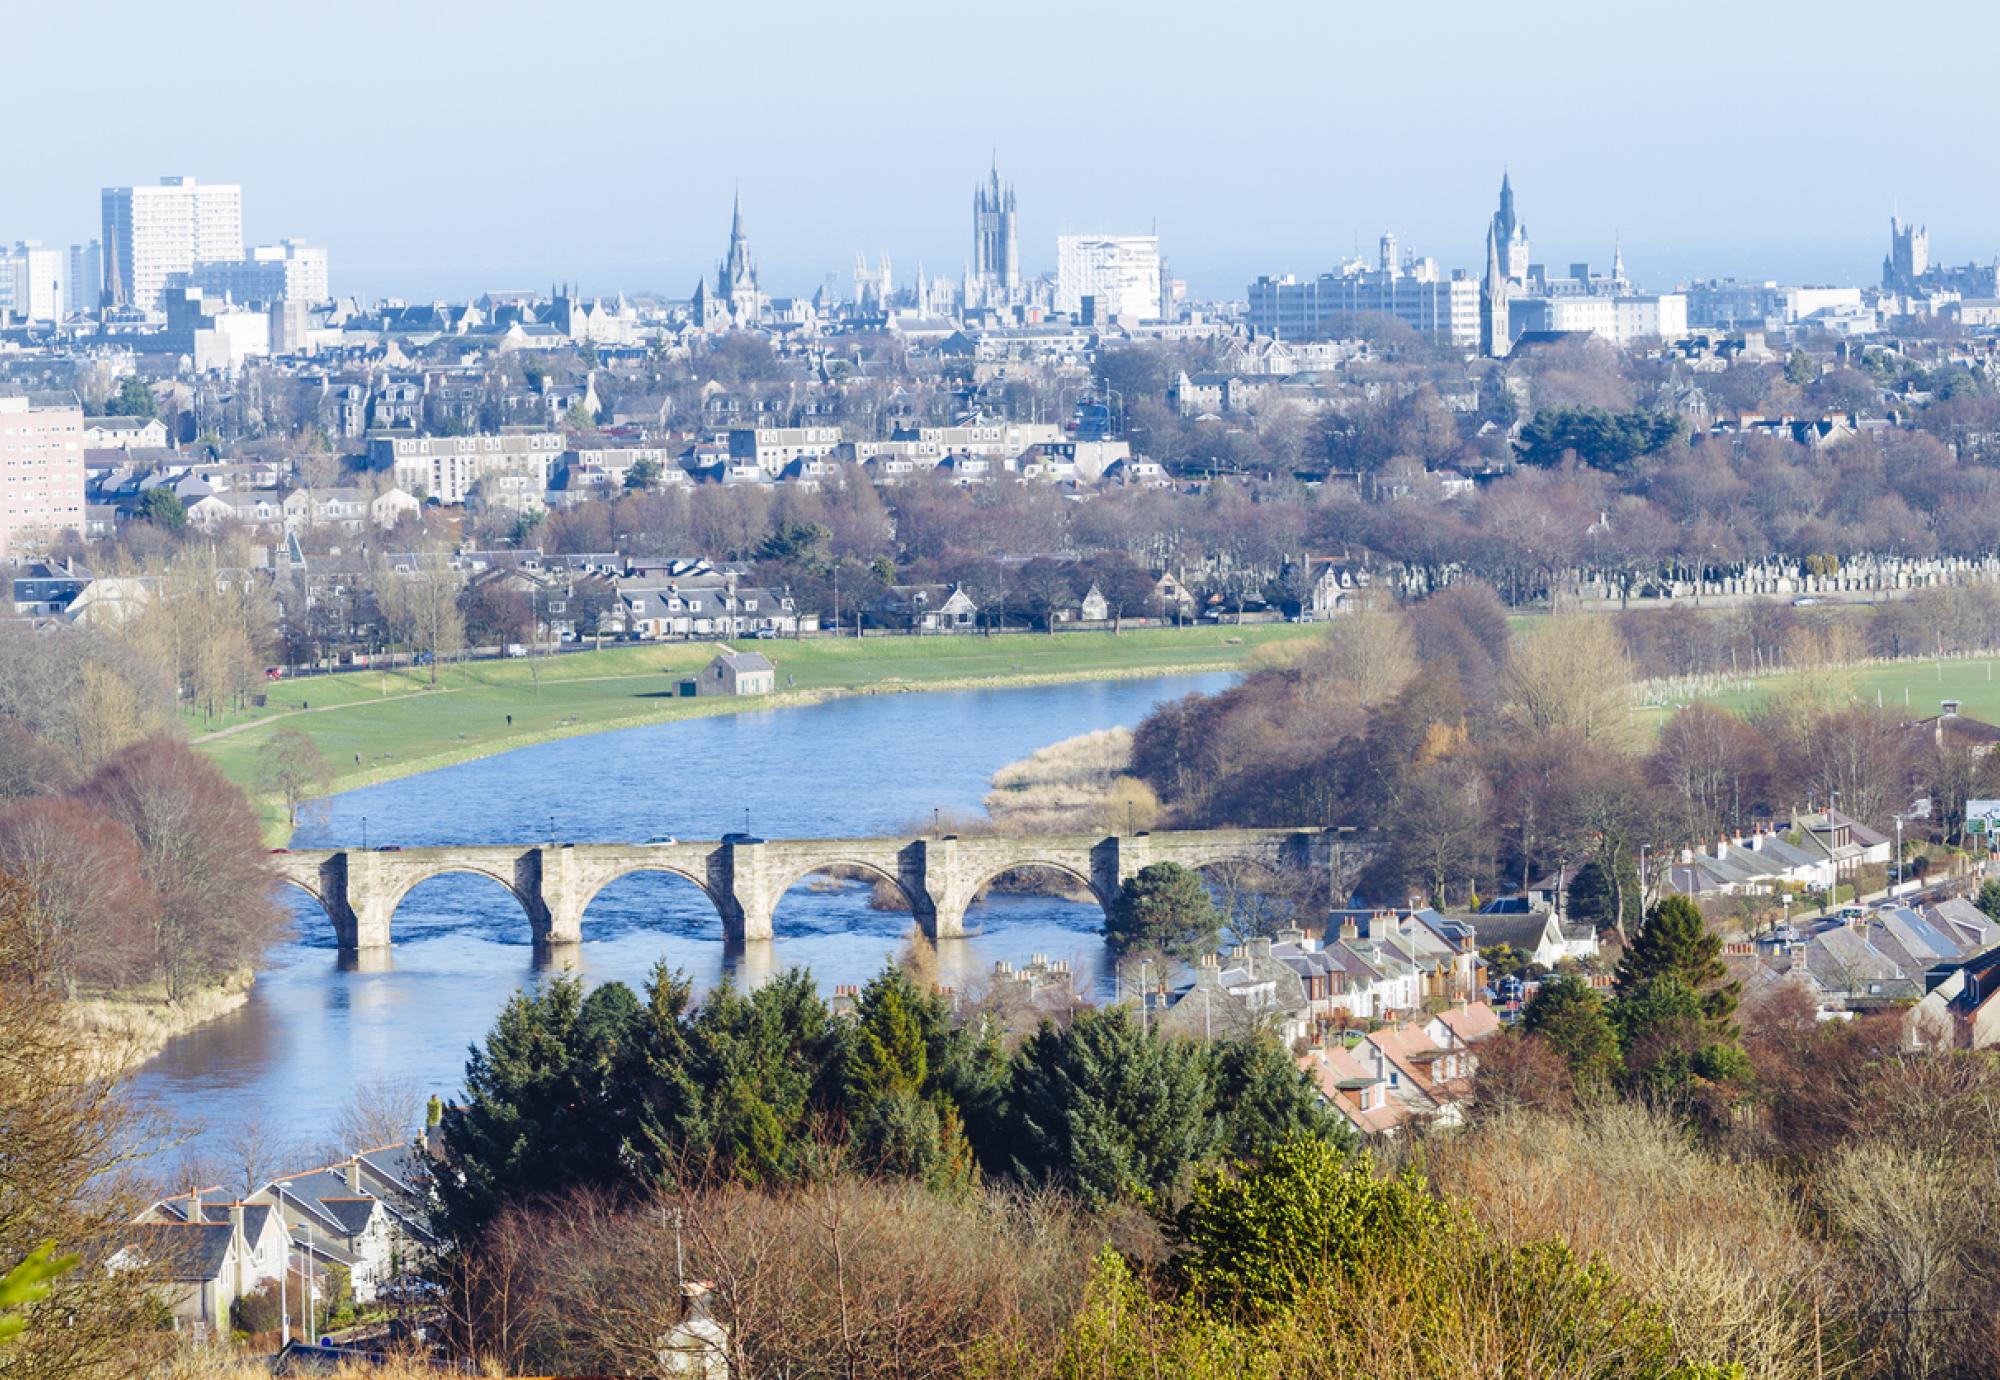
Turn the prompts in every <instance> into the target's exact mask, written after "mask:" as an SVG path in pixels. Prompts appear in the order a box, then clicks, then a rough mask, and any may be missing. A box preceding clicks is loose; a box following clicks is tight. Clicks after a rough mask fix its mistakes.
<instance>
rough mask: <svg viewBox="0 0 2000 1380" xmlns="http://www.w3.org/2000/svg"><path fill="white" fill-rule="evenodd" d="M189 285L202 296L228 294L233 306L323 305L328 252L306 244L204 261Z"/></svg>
mask: <svg viewBox="0 0 2000 1380" xmlns="http://www.w3.org/2000/svg"><path fill="white" fill-rule="evenodd" d="M189 281H191V282H192V283H193V284H194V286H196V287H198V288H200V289H201V290H202V291H203V292H206V293H209V294H212V295H215V296H220V295H222V294H223V293H227V294H229V298H230V300H231V301H234V302H266V303H269V302H281V301H289V302H324V301H325V300H326V299H327V298H328V297H329V296H331V295H332V294H331V293H329V292H328V290H327V272H326V250H324V249H322V248H320V247H319V246H317V245H311V244H307V243H306V242H305V241H304V240H283V241H280V242H279V243H277V244H260V245H258V246H257V247H256V248H255V249H252V250H251V251H250V252H249V253H248V254H245V255H244V256H243V257H242V258H240V259H215V260H204V261H202V262H199V263H197V264H196V265H195V266H194V271H193V272H192V273H191V274H190V275H189Z"/></svg>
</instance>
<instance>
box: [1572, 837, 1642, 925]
mask: <svg viewBox="0 0 2000 1380" xmlns="http://www.w3.org/2000/svg"><path fill="white" fill-rule="evenodd" d="M1618 880H1619V882H1620V884H1621V885H1622V888H1623V890H1624V893H1625V926H1624V930H1625V933H1627V934H1630V933H1631V932H1632V931H1634V930H1636V929H1638V928H1639V919H1640V915H1641V911H1642V907H1643V906H1644V904H1645V903H1644V901H1643V900H1642V899H1641V897H1640V895H1639V869H1638V867H1637V865H1635V864H1634V863H1633V861H1632V855H1631V854H1630V853H1626V852H1620V853H1619V855H1618ZM1617 911H1618V898H1617V895H1616V893H1615V892H1614V891H1613V889H1612V886H1611V879H1610V878H1609V877H1607V876H1606V875H1605V869H1604V865H1603V864H1602V863H1599V862H1596V861H1594V860H1593V861H1591V862H1587V863H1585V864H1584V865H1583V866H1582V867H1579V868H1578V869H1577V870H1576V876H1575V877H1573V878H1571V879H1570V884H1569V890H1568V891H1566V892H1565V893H1564V894H1563V912H1564V916H1565V918H1566V919H1569V920H1573V921H1575V922H1576V923H1577V924H1580V925H1592V926H1594V927H1596V928H1597V929H1600V930H1609V929H1616V928H1618V914H1617Z"/></svg>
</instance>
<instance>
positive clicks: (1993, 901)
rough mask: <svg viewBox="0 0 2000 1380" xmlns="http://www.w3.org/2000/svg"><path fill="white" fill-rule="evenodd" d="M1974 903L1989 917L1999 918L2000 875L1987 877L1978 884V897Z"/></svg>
mask: <svg viewBox="0 0 2000 1380" xmlns="http://www.w3.org/2000/svg"><path fill="white" fill-rule="evenodd" d="M1974 904H1975V905H1977V906H1978V907H1979V908H1980V909H1981V910H1983V911H1985V912H1986V914H1987V916H1988V917H1989V918H1990V919H1994V920H2000V877H1989V878H1987V879H1986V880H1985V881H1984V882H1981V883H1980V884H1979V897H1978V899H1977V900H1976V901H1975V902H1974Z"/></svg>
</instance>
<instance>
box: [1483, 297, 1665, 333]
mask: <svg viewBox="0 0 2000 1380" xmlns="http://www.w3.org/2000/svg"><path fill="white" fill-rule="evenodd" d="M1508 306H1509V315H1508V320H1509V324H1510V325H1511V327H1512V330H1513V334H1514V336H1515V338H1517V339H1518V338H1519V337H1520V335H1521V333H1522V332H1524V331H1588V332H1590V334H1592V335H1595V336H1598V337H1600V338H1601V339H1604V340H1608V341H1610V342H1611V343H1612V344H1613V345H1619V346H1625V345H1633V344H1637V343H1638V342H1640V341H1642V340H1675V339H1678V338H1679V337H1681V336H1684V335H1686V334H1687V329H1688V309H1687V298H1686V297H1685V296H1683V295H1682V294H1680V293H1678V292H1621V293H1616V294H1612V293H1600V294H1591V295H1587V296H1569V297H1516V298H1514V299H1513V301H1512V302H1510V303H1509V304H1508Z"/></svg>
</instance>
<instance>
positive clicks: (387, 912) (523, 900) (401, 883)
mask: <svg viewBox="0 0 2000 1380" xmlns="http://www.w3.org/2000/svg"><path fill="white" fill-rule="evenodd" d="M454 874H457V875H459V876H465V877H484V878H486V879H487V880H488V881H492V882H498V883H499V884H500V886H501V887H502V888H504V889H505V891H506V892H507V894H508V895H509V896H512V897H513V898H514V901H515V903H516V904H517V905H519V906H520V907H521V914H522V916H523V917H524V918H526V920H527V922H528V925H529V927H530V928H531V929H536V930H539V928H540V921H539V916H538V913H539V912H540V909H541V897H539V896H528V895H523V894H522V892H521V888H520V886H519V885H517V884H516V882H515V880H514V878H513V877H512V876H511V875H510V874H507V873H503V872H501V871H499V870H498V869H497V868H492V867H482V866H480V865H479V864H477V863H472V862H448V863H440V864H438V865H437V866H435V867H430V868H425V869H423V870H421V871H414V870H413V871H412V872H411V873H410V875H409V876H408V877H401V878H398V879H397V880H396V881H395V882H394V883H393V884H392V885H391V886H390V887H388V888H387V889H386V890H385V891H384V892H383V893H382V901H381V908H382V920H383V925H384V930H385V933H392V932H393V929H394V926H395V923H396V912H398V911H399V910H401V909H402V908H403V902H404V901H405V900H407V899H408V898H409V895H410V893H411V892H413V891H415V890H416V889H417V888H418V887H420V886H422V885H424V884H425V883H426V882H434V881H437V880H438V879H439V878H440V877H449V876H452V875H454Z"/></svg>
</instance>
